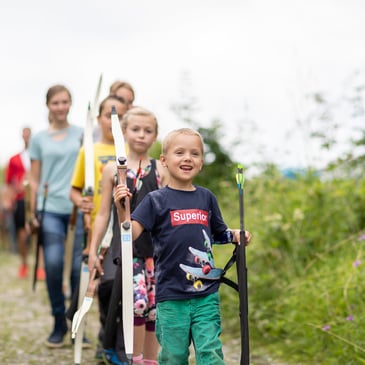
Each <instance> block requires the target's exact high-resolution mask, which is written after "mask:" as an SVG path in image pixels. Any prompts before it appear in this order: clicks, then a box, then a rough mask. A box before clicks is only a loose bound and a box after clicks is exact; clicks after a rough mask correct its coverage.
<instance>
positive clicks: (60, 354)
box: [0, 251, 283, 365]
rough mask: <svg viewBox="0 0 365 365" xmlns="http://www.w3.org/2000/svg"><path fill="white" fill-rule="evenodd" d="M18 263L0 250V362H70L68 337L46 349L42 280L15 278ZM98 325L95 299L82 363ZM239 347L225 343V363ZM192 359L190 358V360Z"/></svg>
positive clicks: (90, 358)
mask: <svg viewBox="0 0 365 365" xmlns="http://www.w3.org/2000/svg"><path fill="white" fill-rule="evenodd" d="M18 264H19V259H18V257H17V256H16V255H14V254H11V253H9V252H4V251H0V273H1V275H0V288H1V291H0V303H1V304H0V306H1V307H0V344H1V345H0V364H2V365H3V364H4V365H8V364H9V365H10V364H11V365H13V364H14V365H36V364H37V365H38V364H42V365H66V364H67V365H71V364H73V363H74V362H73V349H72V345H71V342H70V341H67V345H66V346H65V347H64V348H62V349H48V348H47V347H46V346H45V345H44V341H45V339H46V338H47V336H48V335H49V333H50V331H51V329H52V325H53V318H52V317H51V315H50V307H49V304H48V298H47V294H46V287H45V282H38V283H37V288H36V291H35V292H33V291H32V289H31V279H30V277H31V275H29V278H28V279H25V280H20V279H18V278H17V270H18ZM98 328H99V322H98V315H97V303H96V301H95V300H94V302H93V305H92V308H91V311H90V312H89V315H88V321H87V329H86V334H87V337H88V338H89V340H90V341H91V342H92V344H93V348H92V349H88V350H84V351H83V357H82V360H83V364H97V362H96V360H95V359H94V352H95V344H96V334H97V332H98ZM68 336H70V335H68ZM69 338H70V337H69ZM239 348H240V346H239V342H238V341H237V340H236V341H232V342H231V343H228V344H227V343H226V344H225V345H224V353H225V357H226V363H227V365H238V364H239ZM194 363H195V362H194V360H193V359H192V360H191V364H194ZM207 365H208V364H207ZM251 365H283V364H278V363H274V362H272V360H271V359H270V358H269V357H267V356H253V357H252V359H251Z"/></svg>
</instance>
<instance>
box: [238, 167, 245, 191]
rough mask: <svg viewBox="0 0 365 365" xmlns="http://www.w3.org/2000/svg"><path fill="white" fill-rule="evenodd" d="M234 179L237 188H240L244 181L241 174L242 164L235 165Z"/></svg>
mask: <svg viewBox="0 0 365 365" xmlns="http://www.w3.org/2000/svg"><path fill="white" fill-rule="evenodd" d="M236 181H237V186H238V188H239V189H242V188H243V184H244V183H245V177H244V175H243V166H242V165H241V164H238V165H237V174H236Z"/></svg>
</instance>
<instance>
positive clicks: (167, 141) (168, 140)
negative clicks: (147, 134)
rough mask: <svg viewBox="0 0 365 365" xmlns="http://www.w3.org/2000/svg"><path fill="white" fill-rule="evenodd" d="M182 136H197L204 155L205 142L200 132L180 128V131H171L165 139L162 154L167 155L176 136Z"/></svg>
mask: <svg viewBox="0 0 365 365" xmlns="http://www.w3.org/2000/svg"><path fill="white" fill-rule="evenodd" d="M180 134H184V135H186V136H197V137H199V138H200V142H201V149H202V154H204V141H203V137H202V135H201V134H200V133H199V132H198V131H196V130H195V129H191V128H180V129H175V130H173V131H171V132H170V133H168V134H167V136H166V137H165V138H164V140H163V142H162V154H163V155H165V154H166V153H167V152H168V150H169V148H170V147H171V144H172V141H173V139H174V138H175V137H176V136H178V135H180Z"/></svg>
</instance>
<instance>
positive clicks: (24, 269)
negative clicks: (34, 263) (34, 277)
mask: <svg viewBox="0 0 365 365" xmlns="http://www.w3.org/2000/svg"><path fill="white" fill-rule="evenodd" d="M27 276H28V266H27V265H26V264H22V265H21V266H20V268H19V271H18V278H19V279H26V278H27Z"/></svg>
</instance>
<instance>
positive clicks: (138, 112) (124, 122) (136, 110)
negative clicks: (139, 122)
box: [121, 106, 158, 136]
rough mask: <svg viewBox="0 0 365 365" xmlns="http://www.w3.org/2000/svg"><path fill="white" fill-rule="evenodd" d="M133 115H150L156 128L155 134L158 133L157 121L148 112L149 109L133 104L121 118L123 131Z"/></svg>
mask: <svg viewBox="0 0 365 365" xmlns="http://www.w3.org/2000/svg"><path fill="white" fill-rule="evenodd" d="M134 116H143V117H150V118H152V119H153V121H154V122H155V129H156V136H157V135H158V122H157V118H156V116H155V115H154V114H153V113H152V112H150V111H149V110H147V109H145V108H142V107H140V106H135V107H133V108H132V109H129V110H128V111H127V112H126V113H125V114H124V115H123V118H122V121H121V125H122V130H123V131H125V130H126V128H127V125H128V122H129V121H130V119H131V118H132V117H134Z"/></svg>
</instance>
